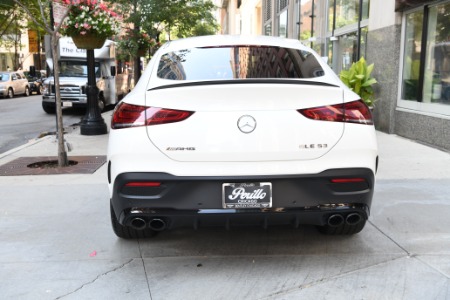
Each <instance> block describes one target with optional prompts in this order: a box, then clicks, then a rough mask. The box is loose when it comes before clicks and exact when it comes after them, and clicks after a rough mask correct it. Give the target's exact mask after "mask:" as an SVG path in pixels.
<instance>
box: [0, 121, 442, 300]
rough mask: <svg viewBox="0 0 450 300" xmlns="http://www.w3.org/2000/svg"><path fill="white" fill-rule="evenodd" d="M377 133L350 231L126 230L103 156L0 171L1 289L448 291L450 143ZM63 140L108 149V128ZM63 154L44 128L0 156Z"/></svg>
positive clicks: (100, 151)
mask: <svg viewBox="0 0 450 300" xmlns="http://www.w3.org/2000/svg"><path fill="white" fill-rule="evenodd" d="M110 115H111V112H108V113H104V114H103V116H104V118H105V120H106V122H107V123H108V122H109V121H108V118H109V117H110ZM377 136H378V141H379V151H380V165H379V171H378V174H377V182H376V190H375V196H374V200H373V205H372V212H371V217H370V221H369V223H368V224H367V225H366V227H365V228H364V230H363V231H362V232H361V233H359V234H357V235H354V236H331V237H330V236H323V235H321V234H319V233H318V232H317V231H316V230H315V228H314V227H309V226H304V227H301V228H299V229H293V228H289V227H271V228H269V229H267V230H264V229H262V228H235V229H231V230H228V231H227V230H225V229H224V228H217V229H204V228H201V229H199V230H197V231H196V230H193V229H179V230H173V231H167V232H162V233H161V234H159V235H158V236H156V237H155V238H152V239H142V240H131V241H128V240H121V239H119V238H117V237H116V236H115V235H114V233H113V231H112V229H111V225H110V220H109V199H108V191H107V184H106V165H103V166H102V167H101V168H100V169H98V170H97V171H96V172H95V173H94V174H92V175H81V174H73V175H40V176H0V203H1V205H0V232H1V233H0V244H1V247H0V290H1V294H0V298H2V299H108V300H111V299H154V300H166V299H333V300H335V299H374V300H375V299H376V300H378V299H408V300H409V299H418V300H419V299H420V300H423V299H439V300H440V299H450V218H449V216H450V196H449V195H450V168H449V167H450V154H449V153H447V152H443V151H440V150H438V149H434V148H431V147H428V146H425V145H421V144H418V143H415V142H413V141H410V140H407V139H403V138H401V137H398V136H395V135H388V134H384V133H378V134H377ZM66 139H67V140H68V141H69V142H70V143H72V145H73V146H74V150H73V152H71V153H69V156H70V155H104V154H105V153H106V147H107V135H101V136H81V135H80V134H79V132H78V131H77V130H74V131H73V132H72V133H70V134H68V135H67V136H66ZM56 153H57V152H56V143H55V141H54V137H50V136H48V137H45V138H43V139H40V140H38V141H34V142H33V143H29V144H27V145H24V146H22V147H20V148H17V149H15V150H11V151H9V152H7V153H4V154H0V164H4V163H6V162H8V161H11V160H13V159H15V158H17V157H24V156H33V155H56Z"/></svg>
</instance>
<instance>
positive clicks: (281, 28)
mask: <svg viewBox="0 0 450 300" xmlns="http://www.w3.org/2000/svg"><path fill="white" fill-rule="evenodd" d="M287 22H288V13H287V10H285V11H283V12H282V13H280V16H279V17H278V36H279V37H284V38H286V37H287Z"/></svg>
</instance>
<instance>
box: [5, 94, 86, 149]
mask: <svg viewBox="0 0 450 300" xmlns="http://www.w3.org/2000/svg"><path fill="white" fill-rule="evenodd" d="M41 103H42V96H40V95H32V96H30V97H14V98H13V99H5V98H0V137H1V139H0V153H4V152H6V151H8V150H11V149H14V148H16V147H19V146H21V145H23V144H25V143H27V142H28V141H30V140H34V139H36V138H38V137H39V136H42V135H45V134H54V133H55V132H56V116H55V115H50V114H47V113H45V112H44V111H43V110H42V104H41ZM83 116H84V112H83V111H81V110H75V109H72V108H68V109H64V110H63V122H64V128H65V129H66V130H71V126H72V125H73V124H78V123H79V122H80V120H81V118H82V117H83Z"/></svg>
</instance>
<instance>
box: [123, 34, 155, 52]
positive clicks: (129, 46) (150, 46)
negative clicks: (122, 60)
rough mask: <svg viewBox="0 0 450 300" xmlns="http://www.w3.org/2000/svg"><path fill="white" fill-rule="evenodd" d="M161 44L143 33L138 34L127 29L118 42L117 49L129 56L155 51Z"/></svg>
mask: <svg viewBox="0 0 450 300" xmlns="http://www.w3.org/2000/svg"><path fill="white" fill-rule="evenodd" d="M159 46H161V44H160V43H159V42H156V40H155V39H154V38H152V37H150V35H148V34H147V33H145V32H138V31H135V30H132V29H128V30H127V31H126V32H125V35H123V36H122V37H121V39H120V40H119V47H120V48H121V49H122V50H124V51H126V52H128V53H129V54H132V55H134V54H136V53H137V52H139V51H142V50H143V51H147V52H148V50H152V51H154V50H156V49H157V48H159Z"/></svg>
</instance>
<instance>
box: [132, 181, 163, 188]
mask: <svg viewBox="0 0 450 300" xmlns="http://www.w3.org/2000/svg"><path fill="white" fill-rule="evenodd" d="M125 186H126V187H158V186H161V182H153V181H148V182H128V183H127V184H125Z"/></svg>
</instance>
